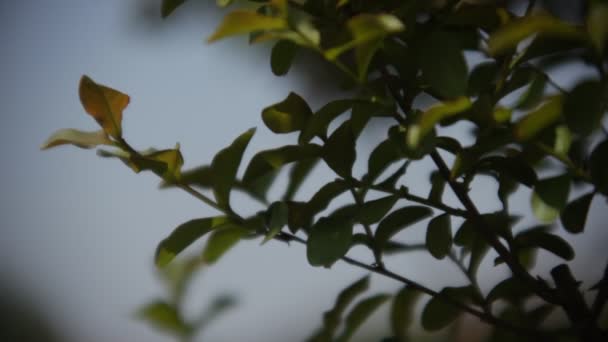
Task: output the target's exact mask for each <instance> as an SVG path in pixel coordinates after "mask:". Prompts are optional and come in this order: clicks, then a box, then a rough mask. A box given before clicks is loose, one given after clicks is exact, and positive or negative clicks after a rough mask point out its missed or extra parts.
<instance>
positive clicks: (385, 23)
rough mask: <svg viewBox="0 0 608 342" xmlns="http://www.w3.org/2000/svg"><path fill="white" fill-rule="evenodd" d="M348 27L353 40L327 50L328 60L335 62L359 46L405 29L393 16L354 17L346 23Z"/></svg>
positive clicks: (369, 15)
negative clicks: (343, 54)
mask: <svg viewBox="0 0 608 342" xmlns="http://www.w3.org/2000/svg"><path fill="white" fill-rule="evenodd" d="M346 26H347V27H348V30H349V31H350V33H351V36H352V40H350V41H348V42H347V43H345V44H343V45H340V46H337V47H334V48H331V49H328V50H326V51H325V56H326V58H327V59H329V60H334V59H336V58H337V57H338V56H340V55H341V54H342V53H344V52H346V51H347V50H350V49H352V48H354V47H356V46H358V45H361V44H365V43H368V42H370V41H374V40H378V39H381V38H383V37H384V36H386V35H389V34H392V33H396V32H400V31H403V30H404V29H405V26H404V25H403V23H402V22H401V21H400V20H399V18H397V17H395V16H393V15H391V14H369V13H364V14H359V15H356V16H354V17H352V18H351V19H350V20H349V21H348V22H347V23H346Z"/></svg>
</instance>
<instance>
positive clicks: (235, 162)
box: [211, 128, 255, 208]
mask: <svg viewBox="0 0 608 342" xmlns="http://www.w3.org/2000/svg"><path fill="white" fill-rule="evenodd" d="M254 133H255V128H252V129H250V130H248V131H247V132H245V133H243V134H241V135H240V136H239V137H238V138H236V139H235V140H234V141H233V142H232V144H231V145H230V146H228V147H226V148H224V149H223V150H221V151H219V152H218V153H217V154H216V155H215V157H213V161H212V162H211V168H212V169H213V194H214V195H215V199H216V200H217V203H218V205H220V206H221V207H224V208H226V207H228V206H229V205H230V190H231V189H232V187H233V186H234V183H235V179H236V173H237V171H238V169H239V165H240V164H241V159H242V158H243V153H244V152H245V149H246V148H247V145H249V141H250V140H251V137H253V134H254Z"/></svg>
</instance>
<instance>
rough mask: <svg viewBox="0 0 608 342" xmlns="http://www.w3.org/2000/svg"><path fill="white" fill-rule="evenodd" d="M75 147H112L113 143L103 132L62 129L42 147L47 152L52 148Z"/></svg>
mask: <svg viewBox="0 0 608 342" xmlns="http://www.w3.org/2000/svg"><path fill="white" fill-rule="evenodd" d="M67 144H70V145H74V146H77V147H80V148H93V147H95V146H98V145H112V141H111V140H110V139H109V138H108V135H107V134H106V133H105V132H104V131H103V130H101V131H95V132H83V131H79V130H76V129H71V128H67V129H60V130H58V131H57V132H55V133H53V134H52V135H51V136H50V137H49V138H48V139H47V140H46V141H45V142H44V144H42V146H40V148H41V149H43V150H46V149H48V148H51V147H55V146H59V145H67Z"/></svg>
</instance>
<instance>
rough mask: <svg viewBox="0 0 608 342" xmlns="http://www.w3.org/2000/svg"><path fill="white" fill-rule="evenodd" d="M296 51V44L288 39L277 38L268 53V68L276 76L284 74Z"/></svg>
mask: <svg viewBox="0 0 608 342" xmlns="http://www.w3.org/2000/svg"><path fill="white" fill-rule="evenodd" d="M297 51H298V46H297V45H296V44H294V43H293V42H291V41H289V40H279V41H278V42H277V43H276V44H275V45H274V46H273V47H272V53H271V54H270V68H271V69H272V73H273V74H275V75H277V76H283V75H286V74H287V72H288V71H289V68H290V67H291V64H292V63H293V59H294V57H295V56H296V52H297Z"/></svg>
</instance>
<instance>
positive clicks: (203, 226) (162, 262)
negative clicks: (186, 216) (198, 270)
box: [154, 216, 228, 267]
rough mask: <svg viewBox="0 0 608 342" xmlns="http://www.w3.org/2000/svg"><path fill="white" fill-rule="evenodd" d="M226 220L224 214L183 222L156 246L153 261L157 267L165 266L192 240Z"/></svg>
mask: <svg viewBox="0 0 608 342" xmlns="http://www.w3.org/2000/svg"><path fill="white" fill-rule="evenodd" d="M227 221H228V219H227V218H226V217H225V216H216V217H207V218H200V219H194V220H190V221H188V222H186V223H183V224H181V225H179V226H177V228H175V229H174V230H173V232H171V234H169V236H167V237H166V238H164V239H163V240H162V241H161V242H160V243H159V244H158V247H156V253H155V254H154V255H155V256H154V262H155V264H156V266H158V267H165V266H166V265H167V264H168V263H170V262H171V261H172V260H173V258H175V257H176V256H177V255H178V254H179V253H180V252H181V251H183V250H184V249H186V247H188V246H190V245H191V244H192V243H193V242H194V241H196V240H197V239H199V238H200V237H202V236H203V235H205V234H207V233H208V232H210V231H212V230H213V229H215V228H216V227H218V226H219V225H221V224H224V223H226V222H227Z"/></svg>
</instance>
